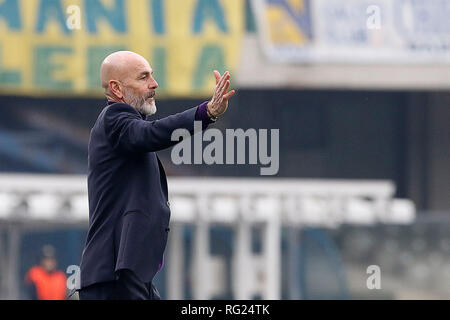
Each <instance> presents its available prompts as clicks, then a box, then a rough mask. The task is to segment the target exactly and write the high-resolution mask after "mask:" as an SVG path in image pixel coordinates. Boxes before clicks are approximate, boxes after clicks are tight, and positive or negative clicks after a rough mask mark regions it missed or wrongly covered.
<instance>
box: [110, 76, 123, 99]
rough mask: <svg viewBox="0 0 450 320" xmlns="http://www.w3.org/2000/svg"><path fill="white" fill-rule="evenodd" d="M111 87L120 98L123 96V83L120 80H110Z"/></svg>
mask: <svg viewBox="0 0 450 320" xmlns="http://www.w3.org/2000/svg"><path fill="white" fill-rule="evenodd" d="M109 88H110V90H111V92H112V93H113V94H114V95H115V96H116V97H117V98H119V99H122V98H123V93H122V85H121V84H120V83H119V81H116V80H111V81H109Z"/></svg>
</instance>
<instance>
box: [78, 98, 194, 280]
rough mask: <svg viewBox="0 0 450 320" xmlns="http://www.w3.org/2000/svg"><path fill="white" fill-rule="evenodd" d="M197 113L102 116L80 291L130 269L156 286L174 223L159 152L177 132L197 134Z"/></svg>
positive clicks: (117, 110) (94, 137)
mask: <svg viewBox="0 0 450 320" xmlns="http://www.w3.org/2000/svg"><path fill="white" fill-rule="evenodd" d="M196 110H197V108H192V109H189V110H187V111H184V112H182V113H179V114H176V115H173V116H169V117H167V118H164V119H161V120H157V121H152V122H150V121H146V120H144V118H143V116H142V115H141V114H140V113H139V112H137V111H136V110H135V109H134V108H133V107H131V106H129V105H127V104H122V103H115V104H110V105H108V106H107V107H106V108H105V109H104V110H103V111H102V112H101V114H100V115H99V117H98V119H97V121H96V123H95V125H94V127H93V129H92V131H91V137H90V142H89V153H88V154H89V157H88V158H89V159H88V196H89V230H88V234H87V240H86V244H85V248H84V250H83V255H82V259H81V288H84V287H87V286H89V285H91V284H94V283H99V282H105V281H112V280H115V279H116V271H118V270H120V269H130V270H132V271H134V272H135V273H136V275H137V276H138V277H139V278H140V280H142V281H143V282H150V281H152V279H153V277H154V276H155V274H156V272H157V271H158V266H159V265H160V264H161V261H162V259H163V253H164V249H165V246H166V242H167V236H168V231H169V220H170V208H169V206H170V204H169V202H168V195H167V181H166V175H165V173H164V168H163V166H162V165H161V162H160V161H159V159H158V156H157V155H156V153H155V152H156V151H159V150H163V149H166V148H168V147H171V146H173V145H174V144H176V143H177V142H174V141H171V135H172V132H173V131H174V130H175V129H178V128H185V129H187V130H189V132H190V133H191V134H192V133H193V131H194V120H195V117H196Z"/></svg>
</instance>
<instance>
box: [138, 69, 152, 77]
mask: <svg viewBox="0 0 450 320" xmlns="http://www.w3.org/2000/svg"><path fill="white" fill-rule="evenodd" d="M150 74H153V70H152V72H151V73H150V71H143V72H141V73H140V74H139V78H140V77H142V76H149V75H150Z"/></svg>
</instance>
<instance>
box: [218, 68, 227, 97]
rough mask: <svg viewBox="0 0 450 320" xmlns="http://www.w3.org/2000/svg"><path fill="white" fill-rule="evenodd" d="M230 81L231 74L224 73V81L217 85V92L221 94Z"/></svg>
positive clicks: (221, 80)
mask: <svg viewBox="0 0 450 320" xmlns="http://www.w3.org/2000/svg"><path fill="white" fill-rule="evenodd" d="M229 79H230V73H229V72H228V71H227V72H225V73H224V75H223V76H222V79H220V82H219V84H218V85H217V90H218V91H219V92H220V93H221V92H222V89H223V87H224V86H225V85H226V82H227V80H229Z"/></svg>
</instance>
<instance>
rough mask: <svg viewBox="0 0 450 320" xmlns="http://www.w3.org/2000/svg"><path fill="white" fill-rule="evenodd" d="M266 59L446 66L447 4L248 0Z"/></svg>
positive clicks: (436, 0) (444, 0)
mask: <svg viewBox="0 0 450 320" xmlns="http://www.w3.org/2000/svg"><path fill="white" fill-rule="evenodd" d="M251 3H252V8H253V11H254V13H255V16H256V20H257V27H258V30H259V37H260V40H261V43H262V47H263V49H264V52H265V54H266V56H267V57H268V58H269V59H270V60H272V61H275V62H286V63H348V64H380V63H383V64H430V63H437V64H439V63H441V64H448V63H450V19H449V18H448V17H450V1H448V0H426V1H424V0H345V1H344V0H252V2H251Z"/></svg>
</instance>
